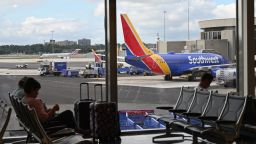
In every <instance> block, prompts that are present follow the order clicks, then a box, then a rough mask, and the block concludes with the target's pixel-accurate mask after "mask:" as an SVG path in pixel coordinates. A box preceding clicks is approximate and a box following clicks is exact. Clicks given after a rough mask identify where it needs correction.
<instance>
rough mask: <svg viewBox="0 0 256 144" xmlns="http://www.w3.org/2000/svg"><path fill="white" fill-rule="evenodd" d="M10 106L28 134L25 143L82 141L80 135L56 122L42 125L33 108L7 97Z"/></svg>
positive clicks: (73, 142) (73, 143) (72, 143)
mask: <svg viewBox="0 0 256 144" xmlns="http://www.w3.org/2000/svg"><path fill="white" fill-rule="evenodd" d="M9 98H10V101H11V104H12V106H13V108H14V111H15V112H16V117H17V119H18V121H19V123H20V125H21V126H22V127H23V128H24V130H25V131H26V132H27V133H28V137H27V140H26V143H28V142H39V143H41V144H52V143H66V144H75V143H81V142H83V141H84V139H83V137H82V135H79V134H76V133H75V131H74V130H73V129H70V128H66V126H65V125H60V124H58V122H57V121H56V122H53V123H51V124H48V125H46V126H45V125H42V124H41V122H40V121H39V119H38V116H37V114H36V111H35V109H34V108H31V107H29V106H28V105H26V104H24V103H23V102H22V101H21V100H19V99H18V98H16V97H13V96H11V95H9Z"/></svg>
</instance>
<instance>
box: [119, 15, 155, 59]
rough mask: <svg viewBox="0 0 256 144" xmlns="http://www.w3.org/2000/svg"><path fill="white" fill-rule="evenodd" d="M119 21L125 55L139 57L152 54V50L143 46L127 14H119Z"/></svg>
mask: <svg viewBox="0 0 256 144" xmlns="http://www.w3.org/2000/svg"><path fill="white" fill-rule="evenodd" d="M121 21H122V26H123V35H124V41H125V43H126V53H127V55H133V56H137V57H141V56H145V55H152V54H154V52H153V51H152V50H150V49H148V48H147V47H146V46H145V45H144V44H143V42H142V40H141V39H140V37H139V35H138V33H137V32H136V30H135V28H134V26H133V25H132V23H131V21H130V19H129V18H128V16H127V14H121Z"/></svg>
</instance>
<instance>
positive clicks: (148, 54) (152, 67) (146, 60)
mask: <svg viewBox="0 0 256 144" xmlns="http://www.w3.org/2000/svg"><path fill="white" fill-rule="evenodd" d="M121 21H122V26H123V34H124V40H125V44H126V52H127V56H126V57H125V60H126V62H127V63H129V64H130V65H133V66H136V67H139V68H143V69H144V70H146V71H151V72H153V73H155V74H162V75H165V80H171V79H172V76H180V75H183V74H189V73H191V74H193V73H195V72H196V71H201V70H202V69H203V68H204V71H205V70H207V71H212V70H213V67H215V68H216V67H220V66H221V65H225V64H227V63H228V62H227V60H225V58H224V57H223V56H221V55H218V54H213V53H168V54H155V53H154V52H153V51H152V50H150V49H148V48H147V47H146V46H145V45H144V44H143V42H142V40H141V39H140V37H139V35H138V33H137V32H136V30H135V28H134V26H133V25H132V23H131V21H130V20H129V18H128V16H127V15H126V14H121Z"/></svg>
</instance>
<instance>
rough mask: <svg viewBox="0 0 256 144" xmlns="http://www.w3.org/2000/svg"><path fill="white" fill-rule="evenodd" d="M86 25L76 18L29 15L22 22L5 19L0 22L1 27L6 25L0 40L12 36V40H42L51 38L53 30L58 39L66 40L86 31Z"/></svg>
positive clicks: (0, 31)
mask: <svg viewBox="0 0 256 144" xmlns="http://www.w3.org/2000/svg"><path fill="white" fill-rule="evenodd" d="M85 26H86V22H84V21H80V20H75V19H67V20H65V19H64V20H63V19H56V18H37V17H27V18H26V19H25V20H24V21H23V22H22V23H21V24H16V23H14V22H13V21H10V20H5V21H3V22H1V23H0V27H4V29H2V30H0V35H1V38H0V40H1V41H3V39H7V38H11V40H14V39H20V40H21V39H23V41H24V39H26V40H25V42H27V40H29V41H36V40H37V41H40V42H42V40H46V39H47V40H48V39H50V35H51V31H54V34H55V35H58V39H60V40H64V39H68V38H72V35H75V33H80V31H84V27H85ZM7 41H8V40H7Z"/></svg>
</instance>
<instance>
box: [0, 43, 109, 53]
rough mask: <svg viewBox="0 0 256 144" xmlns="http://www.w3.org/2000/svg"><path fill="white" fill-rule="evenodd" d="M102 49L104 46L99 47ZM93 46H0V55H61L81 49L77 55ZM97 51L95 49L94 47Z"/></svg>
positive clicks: (89, 50)
mask: <svg viewBox="0 0 256 144" xmlns="http://www.w3.org/2000/svg"><path fill="white" fill-rule="evenodd" d="M101 46H103V47H104V45H101ZM94 47H95V46H81V45H69V46H60V45H56V44H33V45H2V46H0V55H3V54H16V53H22V54H38V55H40V54H42V53H53V52H54V53H61V52H71V51H73V50H75V49H81V50H80V52H79V53H88V52H91V49H93V48H94ZM96 49H97V47H96Z"/></svg>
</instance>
